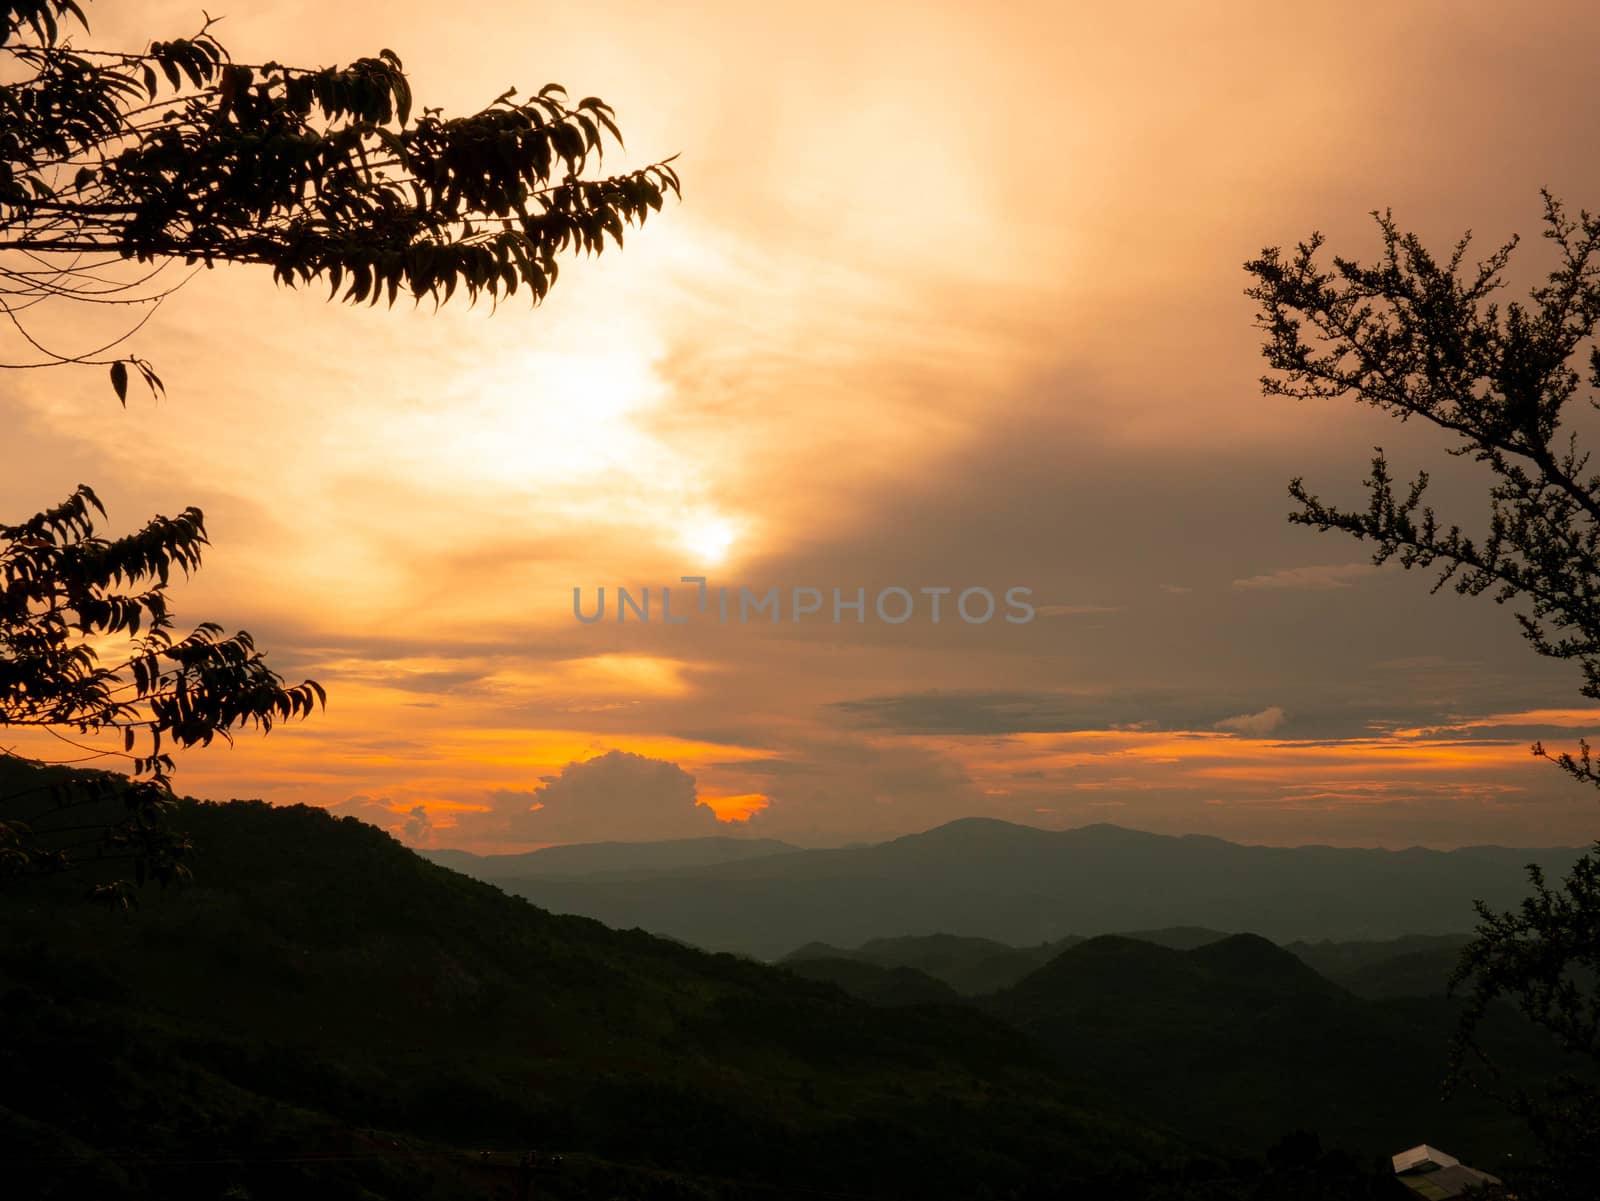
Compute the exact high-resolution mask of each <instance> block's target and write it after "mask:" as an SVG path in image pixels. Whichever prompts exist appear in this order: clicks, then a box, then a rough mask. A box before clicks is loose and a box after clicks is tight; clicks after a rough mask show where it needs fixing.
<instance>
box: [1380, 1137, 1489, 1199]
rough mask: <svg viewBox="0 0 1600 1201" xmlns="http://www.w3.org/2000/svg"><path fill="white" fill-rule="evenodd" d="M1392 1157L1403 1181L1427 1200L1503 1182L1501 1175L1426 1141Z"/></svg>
mask: <svg viewBox="0 0 1600 1201" xmlns="http://www.w3.org/2000/svg"><path fill="white" fill-rule="evenodd" d="M1392 1160H1393V1163H1394V1174H1395V1175H1396V1176H1397V1177H1399V1179H1400V1183H1401V1184H1403V1185H1405V1186H1406V1187H1407V1188H1408V1189H1410V1190H1411V1191H1412V1192H1414V1193H1416V1194H1417V1195H1418V1196H1419V1197H1425V1198H1427V1201H1449V1199H1450V1198H1452V1197H1461V1196H1465V1195H1466V1194H1468V1193H1470V1192H1472V1191H1473V1190H1475V1189H1482V1188H1487V1187H1489V1186H1490V1185H1493V1184H1499V1183H1500V1179H1499V1177H1497V1176H1491V1175H1489V1173H1487V1172H1480V1171H1478V1169H1477V1168H1469V1167H1467V1165H1466V1164H1464V1163H1462V1162H1461V1161H1460V1160H1459V1159H1457V1158H1456V1157H1455V1156H1454V1155H1447V1154H1445V1153H1444V1152H1443V1151H1441V1150H1439V1148H1437V1147H1430V1146H1428V1144H1427V1143H1421V1144H1419V1145H1418V1146H1415V1147H1412V1148H1410V1149H1409V1150H1406V1151H1402V1152H1400V1154H1398V1155H1396V1156H1393V1157H1392Z"/></svg>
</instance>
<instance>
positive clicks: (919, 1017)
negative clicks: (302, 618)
mask: <svg viewBox="0 0 1600 1201" xmlns="http://www.w3.org/2000/svg"><path fill="white" fill-rule="evenodd" d="M181 823H182V825H183V826H184V828H185V829H186V830H187V831H188V833H189V836H190V837H191V838H192V840H193V842H194V845H195V851H194V860H193V862H194V866H195V881H194V882H193V883H191V884H189V885H186V886H184V887H183V888H181V889H177V890H169V891H166V892H155V893H149V892H147V893H146V894H145V895H144V899H143V902H142V904H141V905H140V907H139V908H138V910H136V911H135V912H134V913H132V914H113V913H106V912H104V911H101V910H98V909H91V908H86V907H83V906H81V905H75V904H71V903H63V896H62V895H60V894H52V893H50V892H48V891H29V892H27V893H17V892H15V891H13V892H11V893H10V894H7V895H4V896H3V897H0V906H3V908H0V913H3V921H0V997H3V1000H0V1004H3V1005H4V1008H5V1013H6V1023H7V1032H8V1039H7V1044H6V1050H5V1056H6V1062H5V1064H4V1070H3V1071H0V1080H3V1081H4V1083H3V1085H0V1088H3V1090H4V1093H3V1095H0V1106H3V1113H4V1121H3V1126H4V1128H5V1130H6V1132H7V1133H6V1135H5V1137H6V1139H7V1141H8V1142H9V1143H10V1144H11V1146H10V1150H11V1152H12V1153H13V1154H14V1155H17V1156H23V1150H22V1149H24V1148H33V1150H32V1151H31V1152H29V1153H28V1154H27V1155H26V1156H23V1157H24V1158H28V1159H30V1160H31V1164H30V1166H29V1167H28V1168H27V1170H28V1171H31V1172H32V1173H34V1177H33V1178H34V1179H35V1180H36V1183H37V1190H36V1195H50V1194H49V1193H48V1191H47V1187H46V1186H48V1185H51V1184H53V1185H54V1186H55V1187H56V1188H57V1189H58V1192H57V1193H56V1194H55V1195H59V1196H72V1195H77V1191H78V1190H79V1189H80V1187H87V1184H86V1182H89V1181H94V1182H95V1184H94V1188H95V1189H97V1190H100V1191H99V1194H98V1195H101V1196H118V1195H126V1196H160V1197H162V1198H177V1197H187V1196H195V1197H202V1196H206V1197H214V1196H218V1195H220V1194H221V1192H222V1190H223V1189H224V1188H225V1187H228V1186H230V1185H234V1184H238V1185H240V1186H241V1187H244V1188H247V1189H249V1190H251V1195H263V1196H266V1195H281V1192H280V1190H281V1189H285V1188H287V1187H289V1183H290V1181H291V1178H292V1183H293V1187H294V1188H295V1189H296V1190H301V1191H310V1192H311V1193H312V1195H317V1192H316V1190H318V1189H322V1190H325V1191H323V1192H322V1193H321V1195H326V1196H347V1195H355V1193H354V1192H353V1191H342V1190H346V1189H353V1186H352V1185H351V1183H350V1182H351V1181H353V1180H354V1179H355V1178H356V1177H357V1176H359V1177H360V1179H361V1182H362V1187H367V1188H371V1189H373V1190H374V1191H375V1192H376V1195H380V1196H383V1195H394V1196H402V1195H403V1196H411V1195H417V1194H413V1193H411V1192H409V1191H386V1190H387V1189H390V1188H392V1187H394V1186H393V1181H392V1180H391V1181H390V1184H389V1185H385V1183H384V1182H385V1180H386V1179H388V1177H386V1176H385V1173H386V1172H392V1167H393V1161H392V1160H388V1159H386V1160H382V1161H373V1162H374V1164H375V1165H376V1166H373V1167H372V1169H371V1172H367V1170H366V1168H365V1167H363V1161H361V1160H359V1159H354V1158H352V1159H347V1160H342V1161H338V1162H340V1164H341V1166H339V1167H337V1168H325V1167H323V1166H321V1165H320V1164H319V1165H317V1166H308V1164H307V1163H306V1162H304V1160H305V1158H306V1157H307V1156H322V1157H326V1156H327V1155H333V1154H339V1153H343V1154H347V1155H355V1153H356V1152H355V1151H353V1150H352V1148H367V1149H370V1148H372V1147H374V1146H377V1147H388V1146H392V1145H393V1143H391V1142H390V1141H386V1140H393V1141H394V1142H397V1143H398V1145H399V1147H400V1148H402V1149H404V1154H405V1155H408V1156H409V1155H413V1154H415V1155H417V1156H421V1157H422V1158H423V1159H424V1160H425V1162H426V1163H427V1164H429V1165H430V1166H429V1167H428V1171H429V1172H431V1173H434V1174H435V1175H437V1176H438V1177H439V1180H440V1184H439V1188H440V1189H441V1190H446V1191H441V1193H440V1194H439V1195H441V1196H442V1195H449V1194H448V1191H447V1186H448V1187H449V1188H455V1187H457V1186H458V1185H459V1186H460V1187H461V1188H468V1187H469V1185H462V1184H461V1183H460V1181H457V1182H456V1184H451V1183H450V1180H451V1178H452V1177H451V1170H450V1166H449V1165H450V1164H452V1163H454V1162H457V1160H455V1159H452V1158H451V1155H450V1153H449V1152H448V1148H459V1149H464V1150H466V1151H473V1150H476V1149H477V1148H480V1147H489V1148H498V1149H506V1148H523V1147H528V1146H537V1147H540V1148H545V1149H549V1150H554V1151H560V1152H563V1153H571V1154H575V1155H580V1156H588V1157H591V1159H593V1160H604V1161H605V1162H607V1163H611V1164H614V1165H615V1164H622V1165H630V1164H631V1165H644V1166H645V1167H648V1168H651V1169H653V1170H658V1171H659V1172H661V1173H664V1174H666V1175H668V1176H672V1177H675V1178H680V1179H681V1180H684V1181H688V1180H690V1179H691V1178H693V1177H698V1176H715V1177H728V1178H737V1179H745V1178H749V1179H758V1180H761V1181H766V1182H769V1183H778V1184H781V1185H784V1186H785V1187H788V1186H793V1187H794V1188H795V1189H796V1190H799V1189H800V1188H801V1186H804V1187H807V1188H817V1189H833V1190H839V1191H843V1192H846V1193H854V1194H859V1195H882V1196H908V1197H909V1196H917V1197H924V1196H950V1197H958V1196H959V1197H970V1196H975V1195H980V1194H979V1189H980V1188H981V1187H988V1188H991V1189H994V1190H996V1195H1006V1194H1007V1193H1008V1192H1012V1191H1018V1192H1019V1195H1025V1194H1026V1193H1027V1192H1028V1191H1029V1190H1049V1189H1054V1188H1056V1187H1058V1186H1060V1185H1062V1184H1064V1182H1067V1181H1072V1180H1085V1181H1086V1180H1090V1179H1097V1178H1106V1177H1107V1176H1113V1175H1118V1176H1127V1177H1129V1178H1130V1179H1135V1180H1136V1179H1137V1178H1138V1177H1139V1176H1140V1175H1141V1174H1143V1173H1145V1172H1150V1171H1154V1170H1155V1169H1156V1168H1157V1167H1158V1166H1159V1165H1161V1164H1163V1163H1166V1162H1168V1161H1169V1160H1170V1159H1171V1158H1172V1157H1173V1155H1174V1154H1176V1153H1177V1152H1179V1151H1180V1150H1181V1148H1182V1144H1181V1143H1180V1141H1179V1140H1177V1139H1176V1138H1174V1137H1173V1136H1169V1135H1163V1134H1160V1133H1156V1132H1154V1131H1152V1130H1150V1129H1149V1128H1148V1127H1147V1126H1146V1125H1144V1124H1143V1123H1141V1122H1138V1121H1136V1120H1134V1119H1131V1118H1129V1117H1127V1116H1125V1115H1122V1116H1119V1114H1122V1111H1121V1110H1120V1107H1118V1106H1117V1105H1116V1104H1115V1102H1113V1101H1112V1100H1110V1099H1109V1098H1106V1097H1105V1096H1103V1095H1100V1094H1098V1093H1096V1092H1095V1091H1094V1090H1091V1089H1088V1088H1085V1087H1084V1086H1083V1085H1081V1084H1080V1083H1079V1082H1077V1081H1076V1080H1075V1078H1074V1077H1073V1076H1072V1075H1071V1074H1070V1073H1068V1072H1066V1071H1063V1070H1061V1069H1060V1068H1058V1067H1056V1066H1053V1065H1052V1064H1051V1063H1050V1062H1049V1061H1048V1059H1047V1058H1044V1059H1042V1058H1041V1057H1040V1055H1039V1054H1038V1051H1037V1049H1036V1048H1035V1046H1034V1045H1033V1044H1032V1043H1031V1042H1030V1041H1029V1040H1027V1039H1025V1038H1024V1037H1022V1036H1021V1035H1019V1034H1016V1033H1015V1032H1013V1031H1011V1030H1009V1029H1007V1028H1006V1027H1005V1026H1003V1025H1002V1024H1000V1023H999V1022H997V1021H995V1020H993V1019H991V1018H987V1017H985V1016H984V1015H982V1014H979V1013H975V1012H972V1011H970V1010H962V1009H953V1008H952V1009H917V1010H899V1011H895V1012H894V1013H892V1014H890V1013H886V1012H884V1011H882V1010H878V1009H874V1008H871V1007H869V1006H866V1005H862V1004H860V1003H858V1002H856V1001H853V1000H851V999H850V998H848V997H846V996H845V995H844V994H842V993H840V992H839V991H838V990H836V989H834V988H832V987H829V986H826V985H818V984H812V983H809V982H806V981H802V980H799V979H797V978H795V977H793V976H791V975H789V974H787V973H784V972H781V971H778V970H775V969H772V968H768V967H764V966H761V965H759V964H755V963H750V962H747V961H743V960H739V959H736V958H734V957H731V956H727V955H720V956H712V955H707V954H704V953H702V952H698V951H694V950H691V949H688V948H685V947H682V946H679V945H676V944H674V943H671V942H668V941H664V940H661V939H657V938H653V937H650V936H649V935H646V934H644V933H642V932H638V931H634V932H619V931H613V930H608V929H606V928H604V927H602V926H600V925H599V924H597V923H595V922H592V921H588V920H585V919H580V918H564V917H555V916H552V915H549V914H547V913H543V912H541V911H540V910H538V909H535V908H534V907H532V906H531V905H528V904H527V903H526V902H523V901H521V900H518V899H515V898H511V897H507V896H505V895H504V894H502V893H500V892H499V891H497V890H496V889H494V888H492V887H490V886H487V885H484V884H480V883H477V882H475V881H472V880H469V879H468V878H466V877H464V876H461V875H458V874H456V873H454V872H451V871H448V870H446V869H444V868H441V867H437V866H435V865H432V864H429V863H427V862H426V861H424V860H422V859H420V858H419V857H417V856H415V855H413V854H412V853H411V852H409V851H407V850H405V849H404V848H403V847H401V846H399V845H398V844H397V843H395V842H394V841H393V840H392V839H390V838H389V837H388V836H387V835H386V834H384V833H382V832H381V831H378V830H376V829H374V828H372V827H370V826H366V825H363V824H361V823H359V822H356V821H354V820H352V819H344V820H338V819H335V818H333V817H331V816H329V815H328V814H326V813H324V812H322V811H320V810H310V809H304V808H286V809H279V808H272V807H269V806H266V805H263V804H260V803H233V804H229V805H211V804H199V803H185V805H184V806H183V809H182V812H181ZM41 1148H42V1149H43V1150H42V1151H41V1150H40V1149H41ZM441 1148H443V1149H444V1150H441ZM286 1149H292V1150H293V1153H294V1156H295V1157H296V1158H295V1161H294V1163H289V1164H285V1163H275V1162H268V1161H269V1160H272V1158H273V1156H274V1155H277V1154H278V1152H282V1151H285V1150H286ZM399 1153H400V1152H398V1151H397V1152H396V1154H399ZM41 1154H43V1155H44V1156H45V1157H46V1160H47V1161H51V1162H41V1161H40V1159H39V1156H40V1155H41ZM279 1158H282V1156H279ZM217 1160H222V1161H223V1162H221V1163H217V1162H213V1161H217ZM191 1161H204V1162H203V1163H200V1162H191ZM574 1162H575V1163H576V1162H580V1161H579V1160H574ZM582 1162H589V1161H588V1160H584V1161H582ZM596 1170H599V1169H596ZM619 1170H620V1169H619ZM63 1181H67V1182H69V1183H63ZM71 1182H75V1183H71ZM542 1187H543V1186H542ZM562 1187H575V1186H572V1185H570V1184H569V1185H567V1186H562V1185H560V1184H558V1183H554V1182H553V1183H552V1185H551V1186H550V1188H549V1190H548V1191H549V1192H551V1193H552V1194H557V1195H559V1193H558V1190H559V1189H560V1188H562ZM629 1187H632V1186H629ZM640 1187H643V1186H642V1185H641V1186H640ZM684 1187H688V1186H687V1185H685V1186H684ZM255 1190H262V1191H261V1192H260V1193H259V1194H258V1193H256V1191H255ZM423 1195H426V1194H423ZM462 1195H467V1194H465V1193H463V1194H462ZM572 1195H586V1194H583V1193H581V1192H580V1193H574V1194H572ZM630 1195H632V1194H630ZM640 1195H643V1194H640ZM673 1195H679V1194H673ZM681 1195H698V1194H695V1193H693V1192H689V1193H685V1194H681ZM715 1195H722V1194H715ZM727 1195H740V1194H737V1193H736V1192H735V1193H729V1194H727ZM760 1195H767V1194H760Z"/></svg>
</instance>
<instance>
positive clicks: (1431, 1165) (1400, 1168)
mask: <svg viewBox="0 0 1600 1201" xmlns="http://www.w3.org/2000/svg"><path fill="white" fill-rule="evenodd" d="M1393 1159H1394V1171H1395V1175H1397V1176H1399V1175H1403V1174H1404V1173H1406V1172H1431V1171H1434V1170H1435V1169H1438V1168H1453V1167H1456V1166H1457V1165H1458V1164H1460V1163H1461V1161H1460V1160H1459V1159H1457V1158H1456V1157H1455V1156H1454V1155H1446V1154H1445V1153H1444V1152H1443V1151H1441V1150H1439V1148H1438V1147H1430V1146H1428V1144H1427V1143H1419V1144H1418V1145H1417V1146H1415V1147H1412V1148H1410V1149H1409V1150H1406V1151H1402V1152H1400V1154H1398V1155H1396V1156H1394V1157H1393Z"/></svg>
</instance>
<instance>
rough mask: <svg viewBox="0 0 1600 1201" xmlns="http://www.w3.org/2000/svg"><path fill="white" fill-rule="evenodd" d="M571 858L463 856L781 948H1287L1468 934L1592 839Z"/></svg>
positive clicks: (631, 919)
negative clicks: (1152, 942)
mask: <svg viewBox="0 0 1600 1201" xmlns="http://www.w3.org/2000/svg"><path fill="white" fill-rule="evenodd" d="M549 854H550V852H549V851H541V852H535V853H534V855H533V860H534V861H537V860H538V859H539V857H541V856H545V855H549ZM567 854H568V856H569V858H568V860H567V861H568V862H575V861H578V859H579V857H580V856H588V857H589V858H588V859H587V860H585V861H587V862H591V863H606V864H608V866H606V867H604V868H600V869H598V870H594V871H591V872H589V873H587V874H583V875H578V874H573V873H570V872H569V873H563V874H551V873H548V872H542V871H541V872H538V873H534V872H520V871H515V870H508V871H502V868H503V867H505V866H507V865H504V864H499V863H497V864H496V866H495V867H494V869H493V871H494V874H493V875H492V877H491V876H490V875H488V874H484V873H478V869H476V868H475V865H474V864H473V863H471V862H470V861H458V862H457V863H456V864H455V865H456V866H459V867H461V869H462V870H464V871H469V872H475V873H476V874H480V875H481V878H486V879H487V878H492V879H493V881H494V882H495V883H497V884H499V885H500V886H502V887H503V888H505V889H506V890H507V891H508V892H514V893H516V894H518V895H520V896H524V897H527V898H528V899H529V900H531V901H533V902H534V903H535V904H537V905H539V906H541V907H543V908H546V909H550V910H552V911H555V912H559V913H573V914H581V915H583V916H587V917H593V918H596V919H598V920H600V921H603V922H605V923H606V924H607V925H609V926H616V927H621V928H632V927H638V928H641V929H645V930H649V931H651V932H652V933H656V934H662V935H667V936H670V937H672V938H677V939H681V940H683V941H685V942H689V943H692V944H694V945H696V946H701V947H705V948H708V949H711V950H719V951H733V952H737V953H740V954H745V955H752V956H755V957H758V958H762V959H769V960H771V959H776V958H778V957H780V956H782V955H784V954H785V953H787V952H789V951H790V950H792V949H793V948H795V947H797V946H800V945H801V944H803V943H805V942H808V941H813V940H816V941H821V942H825V943H830V944H833V945H836V946H858V945H860V944H861V943H863V942H866V941H867V940H869V939H874V938H891V937H896V936H900V935H907V934H927V933H933V932H935V931H937V932H942V933H946V934H953V935H960V936H963V937H969V938H985V939H991V940H994V941H997V942H1000V943H1005V944H1010V945H1012V946H1026V945H1038V944H1041V943H1053V942H1056V941H1057V940H1060V939H1062V938H1064V937H1067V936H1069V935H1086V934H1096V933H1114V932H1118V931H1125V930H1148V929H1153V928H1160V927H1166V926H1178V925H1191V926H1202V927H1208V928H1212V929H1215V930H1249V931H1252V932H1254V933H1257V934H1260V935H1262V936H1264V937H1266V938H1269V939H1271V940H1273V941H1275V942H1280V943H1283V942H1292V941H1297V940H1299V941H1315V940H1322V939H1338V940H1353V939H1389V938H1397V937H1400V936H1402V935H1408V934H1421V935H1447V934H1458V933H1459V932H1461V931H1463V930H1466V929H1469V928H1470V927H1471V926H1472V925H1473V924H1474V922H1475V920H1476V918H1475V915H1474V912H1473V908H1472V905H1473V902H1474V901H1475V900H1479V899H1481V900H1484V901H1486V902H1488V903H1489V904H1490V905H1492V906H1496V907H1500V908H1505V907H1508V906H1511V905H1515V904H1516V903H1518V902H1519V901H1520V900H1521V899H1522V898H1523V897H1524V896H1525V895H1526V894H1527V875H1526V871H1525V866H1526V865H1527V864H1529V863H1537V864H1538V865H1540V866H1541V867H1542V868H1543V869H1544V870H1545V871H1546V873H1547V874H1548V875H1550V876H1551V877H1553V878H1560V877H1561V876H1562V875H1564V874H1565V872H1566V871H1567V869H1568V868H1569V867H1570V866H1571V864H1572V863H1573V862H1574V861H1575V860H1576V859H1577V858H1578V857H1579V856H1580V855H1581V854H1582V851H1581V850H1579V849H1575V848H1541V849H1511V848H1505V847H1465V848H1461V849H1459V850H1453V851H1436V850H1428V849H1425V848H1421V847H1414V848H1411V849H1408V850H1403V851H1387V850H1371V849H1351V848H1341V847H1324V846H1304V847H1265V846H1246V845H1241V844H1237V843H1231V842H1226V841H1223V840H1222V839H1218V838H1211V837H1206V836H1198V835H1190V836H1184V837H1174V836H1168V835H1160V834H1149V833H1144V832H1141V831H1136V830H1128V829H1123V828H1121V827H1117V826H1110V825H1094V826H1085V827H1082V828H1079V829H1073V830H1060V831H1056V830H1041V829H1035V828H1033V827H1029V826H1018V825H1013V824H1010V823H1007V822H1001V821H992V820H989V819H981V818H969V819H965V820H961V821H956V822H951V823H949V824H947V825H943V826H939V827H937V828H935V829H932V830H929V831H926V832H925V833H921V834H913V835H909V836H907V837H904V838H897V839H894V840H892V841H889V842H884V843H878V844H874V845H869V846H864V847H849V848H840V849H831V850H792V849H791V850H783V851H780V852H777V853H773V854H763V855H756V856H754V857H740V858H736V859H725V860H723V861H721V862H707V863H702V864H699V865H694V866H689V865H682V866H664V865H663V866H658V867H655V868H647V867H643V866H642V865H641V861H640V859H639V858H638V856H637V854H636V853H635V852H628V853H627V854H626V855H621V854H617V855H615V856H614V857H612V858H609V859H608V858H605V857H599V856H597V853H596V852H594V851H592V850H590V851H583V852H579V851H578V850H577V849H575V848H568V849H567ZM623 863H626V864H628V865H629V866H627V867H620V866H616V865H618V864H623Z"/></svg>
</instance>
